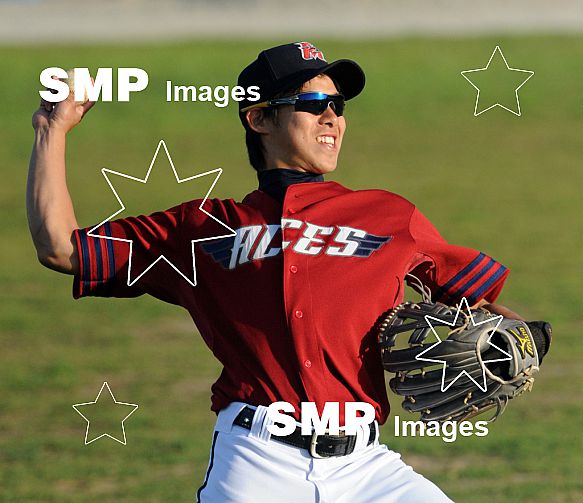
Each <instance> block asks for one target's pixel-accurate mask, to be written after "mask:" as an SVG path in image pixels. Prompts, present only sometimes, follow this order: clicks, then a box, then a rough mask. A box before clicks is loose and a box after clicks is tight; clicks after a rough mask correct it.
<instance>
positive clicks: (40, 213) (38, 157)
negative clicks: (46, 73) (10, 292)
mask: <svg viewBox="0 0 583 503" xmlns="http://www.w3.org/2000/svg"><path fill="white" fill-rule="evenodd" d="M93 104H94V103H93V102H87V103H84V104H81V103H76V102H75V101H73V96H72V95H70V96H69V97H68V98H67V99H66V100H65V101H62V102H60V103H57V104H56V105H54V106H53V104H52V103H49V102H46V101H44V100H42V101H41V104H40V107H39V108H38V110H37V111H36V112H35V113H34V114H33V116H32V127H33V128H34V132H35V139H34V144H33V148H32V154H31V157H30V164H29V171H28V181H27V190H26V209H27V215H28V226H29V229H30V233H31V236H32V240H33V243H34V246H35V248H36V252H37V256H38V259H39V261H40V262H41V264H43V265H44V266H46V267H49V268H50V269H53V270H55V271H59V272H62V273H66V274H76V273H77V272H78V271H79V260H78V256H77V250H76V247H75V246H74V245H73V242H72V233H73V231H74V230H75V229H77V228H78V225H77V219H76V218H75V211H74V209H73V203H72V201H71V196H70V195H69V190H68V188H67V179H66V170H65V144H66V140H65V138H66V135H67V133H68V132H69V131H70V130H71V129H72V128H73V127H75V126H76V125H77V124H78V123H79V122H80V121H81V119H82V118H83V116H84V115H85V114H86V113H87V111H88V110H89V109H90V108H91V107H92V106H93Z"/></svg>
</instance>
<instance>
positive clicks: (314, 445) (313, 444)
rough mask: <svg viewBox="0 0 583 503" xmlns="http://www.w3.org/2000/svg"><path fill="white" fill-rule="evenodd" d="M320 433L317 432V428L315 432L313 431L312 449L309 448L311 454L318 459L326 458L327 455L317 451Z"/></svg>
mask: <svg viewBox="0 0 583 503" xmlns="http://www.w3.org/2000/svg"><path fill="white" fill-rule="evenodd" d="M318 436H319V435H318V433H317V432H316V430H314V433H312V438H311V439H310V449H309V453H310V456H312V457H313V458H316V459H324V458H326V457H327V456H320V455H319V454H318V453H317V452H316V446H317V445H318Z"/></svg>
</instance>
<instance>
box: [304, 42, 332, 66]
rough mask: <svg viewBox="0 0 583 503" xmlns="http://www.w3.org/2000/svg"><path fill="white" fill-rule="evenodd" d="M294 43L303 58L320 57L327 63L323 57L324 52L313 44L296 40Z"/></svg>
mask: <svg viewBox="0 0 583 503" xmlns="http://www.w3.org/2000/svg"><path fill="white" fill-rule="evenodd" d="M296 45H297V46H298V49H299V50H300V52H301V53H302V58H304V59H305V60H310V59H321V60H322V61H324V62H326V63H327V61H326V60H325V59H324V53H323V52H322V51H321V50H320V49H318V48H316V47H315V46H314V45H313V44H310V42H296Z"/></svg>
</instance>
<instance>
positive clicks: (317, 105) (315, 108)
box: [295, 96, 344, 117]
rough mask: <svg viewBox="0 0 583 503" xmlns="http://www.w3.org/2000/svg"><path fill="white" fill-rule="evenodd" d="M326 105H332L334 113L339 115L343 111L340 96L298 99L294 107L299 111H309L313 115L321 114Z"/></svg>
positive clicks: (342, 102) (342, 99) (342, 100)
mask: <svg viewBox="0 0 583 503" xmlns="http://www.w3.org/2000/svg"><path fill="white" fill-rule="evenodd" d="M328 105H330V106H331V107H332V110H334V113H335V114H336V115H337V116H338V117H340V116H341V115H342V114H343V113H344V98H342V97H341V96H328V97H327V98H324V99H320V100H298V101H296V105H295V108H296V110H297V111H299V112H309V113H311V114H314V115H321V114H323V113H324V112H325V111H326V109H327V108H328Z"/></svg>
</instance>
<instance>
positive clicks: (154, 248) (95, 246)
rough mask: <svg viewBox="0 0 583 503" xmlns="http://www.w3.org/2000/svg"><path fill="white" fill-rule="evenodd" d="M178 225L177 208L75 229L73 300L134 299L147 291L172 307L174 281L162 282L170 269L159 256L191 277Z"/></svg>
mask: <svg viewBox="0 0 583 503" xmlns="http://www.w3.org/2000/svg"><path fill="white" fill-rule="evenodd" d="M181 223H182V205H180V206H176V207H174V208H171V209H169V210H167V211H161V212H157V213H153V214H151V215H148V216H145V215H142V216H138V217H129V218H123V219H119V220H114V221H111V222H106V223H105V224H103V225H100V226H99V227H95V228H94V227H88V228H85V229H77V230H76V231H75V233H74V234H75V242H76V245H77V252H78V256H79V274H78V275H76V276H75V279H74V283H73V296H74V297H75V298H76V299H77V298H79V297H86V296H97V297H136V296H138V295H142V294H144V293H148V294H151V295H153V296H155V297H157V298H160V299H162V300H165V301H167V302H171V303H176V299H175V290H176V288H175V281H168V277H169V274H170V273H169V267H170V266H169V265H168V264H167V263H163V262H164V261H163V260H161V259H159V257H160V256H161V255H163V256H164V257H165V258H166V259H167V260H169V261H170V262H171V263H172V264H174V266H175V267H176V268H178V269H179V270H181V271H182V272H184V273H185V274H186V275H188V274H189V273H190V276H193V274H194V272H193V267H192V251H191V244H190V241H188V240H187V241H184V240H183V239H181V235H180V224H181ZM130 242H131V246H130ZM130 250H131V252H130ZM189 257H190V260H188V258H189ZM156 259H159V260H158V262H156V263H155V265H153V266H152V263H154V262H155V261H156ZM189 263H190V264H189ZM189 265H190V271H189V269H188V266H189ZM150 266H151V269H149V267H150ZM173 285H174V287H173Z"/></svg>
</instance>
